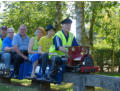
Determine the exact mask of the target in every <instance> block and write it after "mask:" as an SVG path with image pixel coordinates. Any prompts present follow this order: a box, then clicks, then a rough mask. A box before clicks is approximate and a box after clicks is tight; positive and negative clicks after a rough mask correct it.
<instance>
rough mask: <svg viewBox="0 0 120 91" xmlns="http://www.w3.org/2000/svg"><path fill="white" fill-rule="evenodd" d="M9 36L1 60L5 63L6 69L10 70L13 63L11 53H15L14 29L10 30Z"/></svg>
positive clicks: (4, 43) (5, 41)
mask: <svg viewBox="0 0 120 91" xmlns="http://www.w3.org/2000/svg"><path fill="white" fill-rule="evenodd" d="M7 34H8V36H7V37H6V38H5V39H4V40H3V47H2V51H3V53H2V56H1V59H2V61H3V62H4V63H5V66H6V68H9V67H10V63H11V55H12V54H11V52H12V51H13V47H12V39H13V36H14V28H8V31H7Z"/></svg>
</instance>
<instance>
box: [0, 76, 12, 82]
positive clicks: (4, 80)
mask: <svg viewBox="0 0 120 91" xmlns="http://www.w3.org/2000/svg"><path fill="white" fill-rule="evenodd" d="M0 83H11V81H10V78H4V77H0Z"/></svg>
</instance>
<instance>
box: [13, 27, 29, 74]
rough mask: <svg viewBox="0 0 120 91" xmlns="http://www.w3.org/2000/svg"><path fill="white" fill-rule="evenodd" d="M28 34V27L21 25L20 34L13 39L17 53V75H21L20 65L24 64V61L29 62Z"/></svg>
mask: <svg viewBox="0 0 120 91" xmlns="http://www.w3.org/2000/svg"><path fill="white" fill-rule="evenodd" d="M26 32H27V27H26V26H25V25H21V26H20V28H19V33H18V34H16V35H15V36H14V37H13V41H12V45H13V48H14V50H15V53H16V54H14V68H15V69H14V70H15V75H18V74H19V67H20V64H22V63H23V62H24V60H28V43H29V37H28V36H27V34H26Z"/></svg>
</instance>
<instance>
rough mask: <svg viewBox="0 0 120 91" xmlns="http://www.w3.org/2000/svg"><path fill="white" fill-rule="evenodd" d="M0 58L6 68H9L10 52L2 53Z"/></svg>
mask: <svg viewBox="0 0 120 91" xmlns="http://www.w3.org/2000/svg"><path fill="white" fill-rule="evenodd" d="M1 59H2V60H3V62H4V63H5V66H6V68H10V63H11V54H10V53H7V52H5V53H3V54H2V56H1Z"/></svg>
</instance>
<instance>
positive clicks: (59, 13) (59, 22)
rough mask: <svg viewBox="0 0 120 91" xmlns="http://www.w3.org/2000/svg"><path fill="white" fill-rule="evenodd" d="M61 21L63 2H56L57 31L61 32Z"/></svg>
mask: <svg viewBox="0 0 120 91" xmlns="http://www.w3.org/2000/svg"><path fill="white" fill-rule="evenodd" d="M61 19H62V9H61V1H56V25H55V26H56V30H57V31H58V30H60V28H61Z"/></svg>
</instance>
